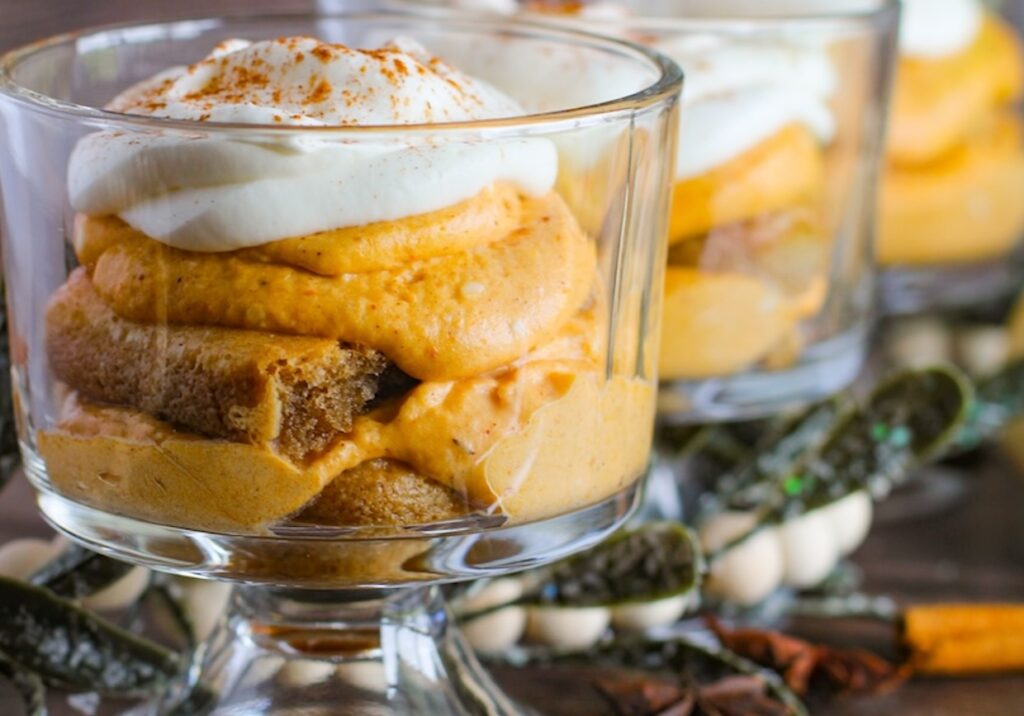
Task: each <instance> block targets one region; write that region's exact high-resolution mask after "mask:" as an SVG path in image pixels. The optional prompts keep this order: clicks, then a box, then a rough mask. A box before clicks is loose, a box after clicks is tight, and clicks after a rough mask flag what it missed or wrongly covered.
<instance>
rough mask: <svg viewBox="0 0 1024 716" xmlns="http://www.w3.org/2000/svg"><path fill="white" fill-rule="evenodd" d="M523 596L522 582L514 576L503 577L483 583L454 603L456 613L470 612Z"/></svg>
mask: <svg viewBox="0 0 1024 716" xmlns="http://www.w3.org/2000/svg"><path fill="white" fill-rule="evenodd" d="M521 596H523V583H522V582H521V581H520V580H518V579H516V578H515V577H503V578H501V579H494V580H492V581H490V582H487V583H485V584H484V585H483V586H482V587H480V588H479V589H476V590H474V591H473V592H470V593H469V594H467V595H466V596H465V597H463V598H461V599H459V601H458V602H457V603H456V604H455V605H454V611H455V613H456V614H471V613H473V612H479V611H482V610H484V609H490V608H491V607H495V606H498V605H499V604H507V603H508V602H514V601H515V600H517V599H519V598H520V597H521Z"/></svg>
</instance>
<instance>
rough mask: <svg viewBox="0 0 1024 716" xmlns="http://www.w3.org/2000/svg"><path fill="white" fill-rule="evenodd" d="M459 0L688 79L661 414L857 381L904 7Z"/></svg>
mask: <svg viewBox="0 0 1024 716" xmlns="http://www.w3.org/2000/svg"><path fill="white" fill-rule="evenodd" d="M330 4H331V0H324V5H325V6H330ZM445 4H448V3H445ZM450 5H451V6H455V7H459V8H463V9H467V8H468V9H475V10H478V11H481V12H490V13H494V12H500V13H505V14H510V15H511V14H519V15H522V14H526V15H529V16H531V17H533V18H536V19H539V20H543V21H545V22H548V23H552V24H557V25H559V26H569V27H584V28H587V29H590V30H593V31H595V32H600V33H602V34H606V35H609V36H618V37H624V38H628V39H630V40H633V41H635V42H638V43H641V44H644V45H647V46H649V47H652V48H655V49H657V50H659V51H661V52H662V53H664V54H665V55H667V56H669V57H670V58H672V59H673V60H675V61H676V62H677V63H678V64H679V65H680V66H681V67H682V69H683V71H684V72H685V73H686V75H687V85H686V88H685V90H684V92H683V103H684V107H685V111H684V112H683V113H682V116H681V122H680V137H679V142H678V145H677V159H676V165H675V175H674V177H673V183H672V209H671V219H670V223H669V244H670V246H669V252H668V268H667V274H666V286H665V309H664V310H665V314H664V330H663V333H662V340H661V351H660V376H661V391H660V395H659V408H660V416H661V417H662V418H663V419H664V420H665V421H667V422H706V421H718V420H737V419H745V418H755V417H760V416H764V415H770V414H773V413H777V412H778V411H780V410H783V409H785V408H788V407H792V406H796V405H800V404H803V403H806V402H808V401H813V400H815V399H818V398H821V397H824V396H828V395H831V394H832V393H834V392H836V391H837V390H840V389H842V388H843V387H845V386H846V385H847V384H849V383H850V382H851V381H852V380H853V378H854V377H855V376H856V375H857V373H858V371H859V369H860V366H861V365H862V362H863V358H864V356H865V353H866V348H867V343H868V332H869V324H870V321H871V318H872V315H873V309H874V304H873V294H874V277H875V271H874V260H873V242H874V223H875V222H874V212H875V201H876V183H877V178H878V172H879V161H880V153H881V148H882V144H883V128H884V123H885V116H886V111H887V101H888V91H889V84H890V80H891V65H892V61H893V56H894V45H895V38H896V27H897V20H898V11H899V7H898V3H897V2H896V0H892V1H891V2H890V1H886V0H845V1H844V0H839V1H838V2H831V1H830V2H824V1H823V0H792V1H789V2H782V3H765V2H759V1H758V0H714V1H712V0H687V1H686V2H679V3H674V4H671V6H669V5H666V4H665V3H660V2H654V1H653V0H652V1H650V2H648V1H647V0H621V1H612V0H599V1H598V0H595V1H594V2H582V3H580V2H563V1H562V0H536V1H532V0H531V1H529V2H516V1H515V0H507V1H504V2H495V1H494V0H453V1H452V3H450Z"/></svg>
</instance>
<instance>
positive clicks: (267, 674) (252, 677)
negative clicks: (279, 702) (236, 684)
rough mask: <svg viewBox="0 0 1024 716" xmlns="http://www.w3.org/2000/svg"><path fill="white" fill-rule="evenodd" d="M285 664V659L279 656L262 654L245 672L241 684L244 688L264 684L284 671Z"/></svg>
mask: <svg viewBox="0 0 1024 716" xmlns="http://www.w3.org/2000/svg"><path fill="white" fill-rule="evenodd" d="M284 664H285V660H284V657H281V656H278V655H277V654H262V655H260V656H259V657H258V658H257V659H256V660H255V661H253V662H252V663H251V664H249V668H247V669H246V670H245V673H244V674H243V675H242V678H241V681H240V683H241V685H242V686H245V687H250V688H251V687H254V686H258V685H260V684H264V683H266V682H268V681H270V680H271V679H273V678H274V677H275V676H276V675H277V674H278V673H279V672H280V671H281V670H282V669H284Z"/></svg>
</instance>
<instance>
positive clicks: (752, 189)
mask: <svg viewBox="0 0 1024 716" xmlns="http://www.w3.org/2000/svg"><path fill="white" fill-rule="evenodd" d="M659 49H661V50H662V51H664V52H666V53H667V54H668V55H669V56H671V57H672V58H673V59H675V60H676V61H678V62H679V63H680V64H681V65H682V67H683V69H684V71H688V72H689V75H690V76H691V77H692V78H694V83H693V85H692V86H690V87H688V88H687V99H686V100H685V102H686V106H685V107H684V109H683V112H682V115H681V117H682V119H681V134H680V141H679V154H678V158H677V177H676V182H675V184H674V186H673V194H672V209H671V218H670V237H669V240H670V250H669V262H668V268H667V273H666V284H665V285H666V288H665V305H664V314H663V331H662V341H661V354H660V360H659V373H660V375H661V377H662V379H667V380H700V379H705V378H713V377H718V376H727V375H732V374H736V373H741V372H744V371H746V370H749V369H751V368H754V367H757V366H763V367H768V368H785V367H787V366H788V365H791V364H792V363H793V362H795V361H796V360H798V359H799V356H800V353H801V351H802V347H803V341H804V338H803V335H802V331H801V324H802V323H803V322H804V321H806V320H808V319H809V318H811V317H813V316H814V315H815V314H816V313H817V312H818V311H819V310H820V308H821V306H822V305H823V302H824V299H825V294H826V289H827V279H826V277H827V273H828V257H829V255H830V253H831V246H830V243H831V242H830V239H829V232H828V231H827V228H826V226H825V221H824V219H823V217H822V215H821V214H822V206H823V204H824V201H823V199H824V197H823V187H825V185H826V184H827V176H826V162H827V155H828V150H829V145H830V143H831V142H832V139H833V137H834V134H835V120H834V117H833V110H832V95H833V94H834V91H835V83H836V77H835V72H836V71H835V69H834V68H833V66H832V61H831V59H830V58H829V56H828V54H827V51H826V50H824V49H822V48H814V47H811V46H809V45H808V46H799V45H793V46H790V45H787V44H785V43H782V42H776V41H767V40H756V39H745V40H744V41H741V42H737V41H734V40H727V39H721V40H720V41H718V42H717V43H712V42H710V41H709V42H706V43H697V42H687V41H686V39H685V38H684V39H683V40H680V41H676V42H673V41H671V40H668V41H666V43H665V45H664V46H660V47H659ZM741 66H743V67H750V68H751V69H750V70H749V71H746V72H738V71H737V69H736V68H738V67H741Z"/></svg>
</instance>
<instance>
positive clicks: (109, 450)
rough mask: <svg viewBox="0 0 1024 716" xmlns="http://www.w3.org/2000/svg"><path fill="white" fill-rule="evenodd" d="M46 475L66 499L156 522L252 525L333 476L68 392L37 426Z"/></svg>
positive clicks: (280, 514)
mask: <svg viewBox="0 0 1024 716" xmlns="http://www.w3.org/2000/svg"><path fill="white" fill-rule="evenodd" d="M37 441H38V445H39V451H40V453H41V454H42V455H43V457H44V459H45V460H46V470H47V475H49V477H50V481H51V482H52V483H53V485H54V487H55V488H56V489H57V490H59V491H60V492H61V494H63V495H65V496H67V497H70V498H71V499H73V500H80V501H82V502H84V503H86V504H89V505H92V506H94V507H98V508H100V509H103V510H108V511H110V512H113V513H115V514H126V515H131V516H132V517H137V518H140V519H144V520H152V521H154V522H159V523H160V524H171V525H181V526H193V527H200V528H203V529H208V530H216V531H222V530H223V531H236V530H241V531H253V530H260V529H261V528H263V527H265V526H266V525H268V524H273V523H275V522H279V521H280V520H282V519H284V518H286V517H288V516H289V515H291V514H292V513H294V512H296V511H298V510H299V509H301V508H302V507H303V505H305V504H306V503H308V502H309V501H310V500H311V499H313V497H315V496H316V495H318V494H319V493H320V491H321V490H323V488H324V486H325V485H326V484H327V483H328V482H329V481H330V479H331V478H333V477H334V476H335V474H336V473H335V472H333V471H331V470H330V465H329V464H328V463H327V462H323V461H321V462H318V463H314V464H312V465H311V466H309V467H306V468H299V467H297V466H295V465H294V464H293V463H292V462H291V461H290V460H288V459H287V458H285V457H283V456H280V455H278V454H277V453H275V452H274V451H272V450H267V449H264V448H260V447H256V446H254V445H247V444H244V443H235V442H229V441H226V440H211V439H208V438H203V437H202V436H199V435H194V434H191V433H186V432H183V431H180V430H175V429H174V428H172V427H171V426H170V425H168V424H166V423H164V422H162V421H159V420H157V419H155V418H152V417H150V416H148V415H146V414H145V413H141V412H139V411H137V410H131V409H128V408H117V407H105V406H99V405H95V404H93V403H90V402H88V401H86V400H82V399H80V398H79V397H78V396H77V395H76V394H74V393H72V394H71V395H70V396H69V397H68V399H67V401H66V402H65V405H64V407H63V410H62V411H61V416H60V422H59V424H58V427H57V429H54V430H40V431H39V432H38V434H37Z"/></svg>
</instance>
